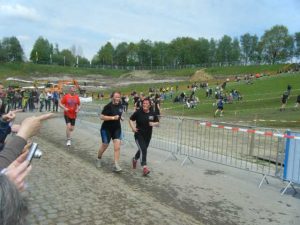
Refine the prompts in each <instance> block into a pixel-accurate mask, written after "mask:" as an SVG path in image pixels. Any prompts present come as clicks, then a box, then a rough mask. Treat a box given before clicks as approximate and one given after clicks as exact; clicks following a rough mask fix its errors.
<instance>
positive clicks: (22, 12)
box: [0, 4, 40, 21]
mask: <svg viewBox="0 0 300 225" xmlns="http://www.w3.org/2000/svg"><path fill="white" fill-rule="evenodd" d="M0 13H1V14H2V15H7V16H10V17H16V18H20V19H25V20H30V21H37V20H38V19H39V17H40V16H39V15H38V13H37V12H36V10H35V9H34V8H28V7H26V6H23V5H20V4H14V5H4V4H1V5H0Z"/></svg>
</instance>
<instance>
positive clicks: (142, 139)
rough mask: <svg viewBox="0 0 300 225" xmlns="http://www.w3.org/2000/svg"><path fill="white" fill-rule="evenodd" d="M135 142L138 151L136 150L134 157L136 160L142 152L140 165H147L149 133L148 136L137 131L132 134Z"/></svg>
mask: <svg viewBox="0 0 300 225" xmlns="http://www.w3.org/2000/svg"><path fill="white" fill-rule="evenodd" d="M134 139H135V143H136V144H137V146H138V151H137V152H136V154H135V156H134V158H135V159H136V160H138V159H139V158H140V156H141V154H142V160H141V165H142V166H145V165H147V149H148V146H149V144H150V140H151V135H150V136H149V137H147V136H143V135H141V134H139V133H136V134H135V135H134Z"/></svg>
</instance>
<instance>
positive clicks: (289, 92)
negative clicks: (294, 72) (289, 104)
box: [287, 84, 292, 96]
mask: <svg viewBox="0 0 300 225" xmlns="http://www.w3.org/2000/svg"><path fill="white" fill-rule="evenodd" d="M291 90H292V86H291V85H290V84H288V86H287V92H288V96H290V94H291Z"/></svg>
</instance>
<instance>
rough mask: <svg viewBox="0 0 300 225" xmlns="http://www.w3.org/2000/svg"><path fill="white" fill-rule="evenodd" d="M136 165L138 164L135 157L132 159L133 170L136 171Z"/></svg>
mask: <svg viewBox="0 0 300 225" xmlns="http://www.w3.org/2000/svg"><path fill="white" fill-rule="evenodd" d="M136 163H137V160H136V159H135V158H134V157H133V158H132V169H136Z"/></svg>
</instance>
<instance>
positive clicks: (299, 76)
mask: <svg viewBox="0 0 300 225" xmlns="http://www.w3.org/2000/svg"><path fill="white" fill-rule="evenodd" d="M288 68H289V65H263V66H244V67H242V66H232V67H222V68H221V67H214V68H208V69H206V70H205V72H206V73H208V74H210V75H212V76H213V77H214V79H215V80H212V81H209V82H210V83H209V85H210V86H211V87H213V88H214V87H215V86H216V84H217V83H218V82H219V83H220V80H218V78H219V77H222V78H224V77H233V76H234V75H237V74H239V75H243V74H250V73H252V74H255V73H267V74H274V75H273V76H264V77H261V78H259V79H255V80H254V82H253V84H246V82H245V81H243V80H241V81H240V82H235V81H233V80H231V81H230V82H229V83H228V84H227V87H226V91H227V92H229V91H230V90H231V89H236V90H238V91H239V92H241V93H242V95H243V100H242V101H235V102H234V103H233V104H225V106H224V109H225V110H224V117H218V118H214V111H215V110H216V107H215V106H213V103H214V102H215V101H216V100H215V99H214V98H211V99H207V98H206V97H205V90H204V89H199V90H197V92H196V96H197V97H198V98H199V99H200V104H198V105H197V107H196V108H194V109H187V108H186V107H184V105H183V104H181V103H173V101H172V99H170V98H167V99H166V100H164V101H163V103H162V108H163V109H164V110H163V114H165V115H170V114H171V115H177V116H188V117H196V118H203V119H209V120H217V121H224V122H236V123H238V122H239V121H246V122H243V123H246V124H249V125H260V126H275V127H284V128H297V127H299V125H300V118H299V111H300V109H295V108H294V104H295V102H296V97H297V95H299V94H300V73H299V72H298V73H281V74H277V73H278V72H279V71H286V70H288ZM197 70H199V68H192V69H181V70H168V71H151V72H152V73H153V74H156V75H157V76H158V77H163V76H168V77H170V76H176V77H177V76H189V77H190V76H191V75H192V74H194V73H195V71H197ZM128 72H129V71H124V70H123V71H122V70H103V69H93V68H85V69H84V68H73V67H63V66H50V65H36V64H30V63H26V64H0V79H2V80H3V79H4V78H6V77H14V76H15V77H26V76H28V75H30V76H33V75H34V76H40V77H43V76H49V75H52V74H56V75H57V74H68V75H74V76H85V75H87V74H101V75H107V76H113V77H120V76H121V75H123V74H125V73H128ZM275 74H277V75H275ZM288 84H291V85H292V92H291V96H290V98H289V100H288V103H287V109H286V110H285V111H283V112H281V111H279V108H280V106H281V96H282V94H283V92H284V91H285V90H286V88H287V85H288ZM176 85H178V86H179V91H178V92H177V93H174V96H176V95H179V94H180V93H181V92H182V91H184V92H186V94H187V95H188V96H189V95H190V90H188V89H187V86H190V85H191V82H187V81H186V82H177V83H161V84H151V83H146V84H138V85H137V84H132V85H129V86H126V87H121V88H120V90H121V91H122V92H123V93H126V94H129V93H130V92H131V91H132V90H135V91H137V92H144V93H146V94H148V90H149V87H155V88H159V87H171V86H173V88H174V90H175V86H176ZM111 91H112V90H105V91H104V92H105V93H106V96H108V93H110V92H111ZM107 101H108V99H106V100H105V101H104V102H102V103H105V102H107ZM261 120H265V121H261ZM284 120H285V121H286V122H282V121H284ZM294 121H297V122H294Z"/></svg>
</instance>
